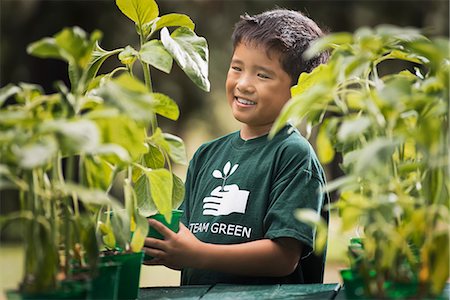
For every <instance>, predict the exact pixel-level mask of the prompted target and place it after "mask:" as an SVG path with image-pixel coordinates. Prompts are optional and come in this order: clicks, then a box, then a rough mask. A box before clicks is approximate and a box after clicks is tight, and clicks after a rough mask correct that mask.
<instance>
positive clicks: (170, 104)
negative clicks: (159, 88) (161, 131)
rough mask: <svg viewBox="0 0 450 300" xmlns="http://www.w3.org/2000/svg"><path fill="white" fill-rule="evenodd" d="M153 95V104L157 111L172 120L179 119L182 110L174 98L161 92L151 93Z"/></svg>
mask: <svg viewBox="0 0 450 300" xmlns="http://www.w3.org/2000/svg"><path fill="white" fill-rule="evenodd" d="M151 97H152V104H151V105H152V108H153V110H154V112H155V113H157V114H158V115H161V116H163V117H166V118H168V119H170V120H174V121H176V120H178V117H179V116H180V110H179V108H178V105H177V103H176V102H175V101H174V100H172V98H170V97H169V96H167V95H164V94H160V93H153V94H151Z"/></svg>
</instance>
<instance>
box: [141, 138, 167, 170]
mask: <svg viewBox="0 0 450 300" xmlns="http://www.w3.org/2000/svg"><path fill="white" fill-rule="evenodd" d="M148 148H149V149H148V152H147V153H145V154H144V161H145V166H146V167H148V168H151V169H160V168H163V167H164V163H165V159H164V154H163V153H162V152H161V150H160V149H159V148H158V147H156V146H155V145H153V144H148Z"/></svg>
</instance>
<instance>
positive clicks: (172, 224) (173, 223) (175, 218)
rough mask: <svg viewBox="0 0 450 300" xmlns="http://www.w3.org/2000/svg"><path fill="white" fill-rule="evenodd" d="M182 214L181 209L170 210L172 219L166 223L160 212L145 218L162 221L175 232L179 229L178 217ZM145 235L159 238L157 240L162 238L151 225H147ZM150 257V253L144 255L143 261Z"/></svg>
mask: <svg viewBox="0 0 450 300" xmlns="http://www.w3.org/2000/svg"><path fill="white" fill-rule="evenodd" d="M182 215H183V211H182V210H176V209H174V210H172V220H171V222H170V223H168V222H167V221H166V218H164V216H163V215H162V214H156V215H153V216H150V217H148V218H147V219H155V220H157V221H159V222H161V223H163V224H164V225H165V226H166V227H168V228H169V229H170V230H172V231H173V232H175V233H177V232H178V231H179V230H180V218H181V216H182ZM147 237H152V238H155V239H159V240H163V239H164V237H163V236H162V235H161V234H160V233H159V232H158V231H156V230H155V229H154V228H153V227H151V226H149V229H148V234H147ZM152 258H153V257H151V256H150V255H145V256H144V261H146V260H150V259H152Z"/></svg>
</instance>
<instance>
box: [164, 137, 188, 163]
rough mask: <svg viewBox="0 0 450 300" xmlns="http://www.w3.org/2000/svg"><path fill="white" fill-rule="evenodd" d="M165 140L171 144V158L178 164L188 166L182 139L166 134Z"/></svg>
mask: <svg viewBox="0 0 450 300" xmlns="http://www.w3.org/2000/svg"><path fill="white" fill-rule="evenodd" d="M164 139H165V140H166V142H167V143H168V144H169V149H170V151H169V156H170V158H171V159H172V160H173V161H174V162H175V163H177V164H182V165H186V164H187V156H186V148H185V147H184V142H183V140H182V139H181V138H179V137H177V136H175V135H172V134H170V133H164Z"/></svg>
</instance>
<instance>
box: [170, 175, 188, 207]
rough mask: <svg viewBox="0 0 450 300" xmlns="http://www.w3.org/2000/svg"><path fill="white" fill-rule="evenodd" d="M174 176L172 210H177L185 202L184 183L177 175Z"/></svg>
mask: <svg viewBox="0 0 450 300" xmlns="http://www.w3.org/2000/svg"><path fill="white" fill-rule="evenodd" d="M172 176H173V193H172V208H173V209H177V208H178V207H179V206H180V205H181V203H182V202H183V200H184V193H185V189H184V183H183V180H181V178H179V177H178V176H177V175H175V174H172Z"/></svg>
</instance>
